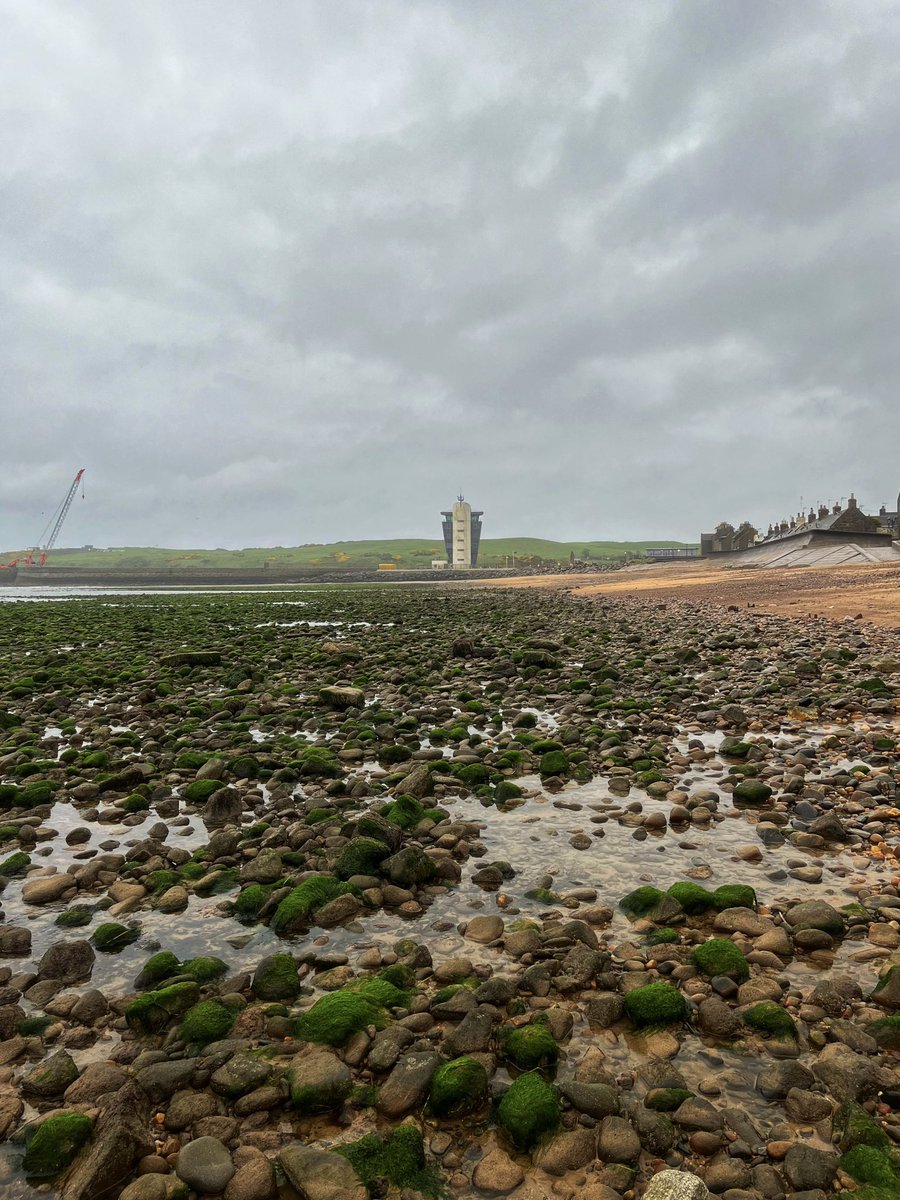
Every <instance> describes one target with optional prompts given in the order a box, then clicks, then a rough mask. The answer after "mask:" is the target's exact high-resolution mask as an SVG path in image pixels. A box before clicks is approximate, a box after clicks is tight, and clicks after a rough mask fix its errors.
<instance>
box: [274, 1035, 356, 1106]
mask: <svg viewBox="0 0 900 1200" xmlns="http://www.w3.org/2000/svg"><path fill="white" fill-rule="evenodd" d="M288 1080H289V1083H290V1089H291V1101H292V1103H293V1105H294V1107H295V1108H296V1109H297V1110H298V1111H299V1112H301V1113H322V1112H330V1111H331V1110H332V1109H335V1108H338V1107H340V1105H341V1104H343V1102H344V1100H345V1099H346V1098H347V1096H348V1095H349V1094H350V1089H351V1087H352V1086H353V1076H352V1075H351V1073H350V1068H349V1067H348V1066H347V1065H346V1063H343V1062H341V1060H340V1059H339V1058H338V1056H337V1055H336V1054H335V1053H334V1052H333V1051H331V1050H326V1049H325V1048H324V1047H316V1048H315V1049H313V1050H311V1051H310V1052H309V1053H308V1054H304V1055H302V1056H298V1057H297V1058H295V1059H294V1061H293V1063H292V1064H291V1068H290V1071H289V1072H288Z"/></svg>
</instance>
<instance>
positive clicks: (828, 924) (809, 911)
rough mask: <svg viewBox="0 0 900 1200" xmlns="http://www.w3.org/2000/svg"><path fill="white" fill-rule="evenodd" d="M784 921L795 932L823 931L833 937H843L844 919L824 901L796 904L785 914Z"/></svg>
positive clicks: (808, 901) (807, 901) (806, 901)
mask: <svg viewBox="0 0 900 1200" xmlns="http://www.w3.org/2000/svg"><path fill="white" fill-rule="evenodd" d="M784 919H785V920H786V921H787V923H788V925H790V926H791V928H792V929H794V930H800V929H821V930H823V931H824V932H825V933H830V934H832V935H833V936H841V935H842V934H843V932H844V918H843V917H842V916H841V914H840V913H839V912H838V911H837V909H836V908H834V907H833V906H832V905H830V904H828V903H827V902H826V901H824V900H804V901H803V903H802V904H795V905H793V907H792V908H789V909H788V910H787V912H786V913H785V914H784Z"/></svg>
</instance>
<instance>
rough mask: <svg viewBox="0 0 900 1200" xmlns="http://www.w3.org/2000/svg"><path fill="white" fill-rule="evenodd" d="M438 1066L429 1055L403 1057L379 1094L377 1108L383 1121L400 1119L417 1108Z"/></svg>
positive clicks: (433, 1056)
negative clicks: (384, 1118) (391, 1118)
mask: <svg viewBox="0 0 900 1200" xmlns="http://www.w3.org/2000/svg"><path fill="white" fill-rule="evenodd" d="M440 1065H441V1058H440V1055H438V1054H435V1053H433V1052H431V1051H427V1050H426V1051H421V1052H417V1053H412V1054H405V1055H404V1056H403V1058H401V1059H400V1061H399V1062H398V1063H397V1065H396V1066H395V1067H394V1069H393V1071H391V1073H390V1075H389V1076H388V1077H387V1080H386V1081H385V1083H384V1085H383V1087H382V1088H381V1091H380V1092H379V1093H378V1102H377V1104H376V1108H377V1109H378V1111H379V1112H380V1113H381V1114H382V1115H383V1116H385V1117H402V1116H403V1115H404V1114H405V1113H408V1112H410V1111H411V1110H412V1109H414V1108H418V1107H419V1105H420V1104H422V1103H423V1102H424V1100H425V1097H426V1095H427V1094H428V1086H429V1084H430V1083H431V1077H432V1075H434V1073H435V1071H436V1070H437V1069H438V1067H439V1066H440Z"/></svg>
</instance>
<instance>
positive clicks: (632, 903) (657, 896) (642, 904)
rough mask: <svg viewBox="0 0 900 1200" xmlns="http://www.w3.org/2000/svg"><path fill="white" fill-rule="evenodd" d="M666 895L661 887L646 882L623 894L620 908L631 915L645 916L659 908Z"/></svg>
mask: <svg viewBox="0 0 900 1200" xmlns="http://www.w3.org/2000/svg"><path fill="white" fill-rule="evenodd" d="M664 896H665V893H664V892H661V891H660V890H659V888H655V887H651V886H650V885H649V884H645V885H643V886H642V887H639V888H635V889H634V891H633V892H629V893H628V895H627V896H623V897H622V899H621V900H620V901H619V908H621V910H622V912H624V913H627V915H628V916H629V917H643V916H646V915H647V913H650V912H652V911H653V909H655V908H657V907H658V905H659V904H660V902H661V901H662V899H663V897H664Z"/></svg>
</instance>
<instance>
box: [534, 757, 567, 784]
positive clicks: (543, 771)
mask: <svg viewBox="0 0 900 1200" xmlns="http://www.w3.org/2000/svg"><path fill="white" fill-rule="evenodd" d="M568 770H569V760H568V758H567V757H566V755H565V753H564V752H563V751H562V750H548V751H547V753H546V754H542V755H541V762H540V766H539V767H538V772H539V774H540V776H541V778H542V779H552V778H554V777H555V776H559V775H566V774H567V773H568Z"/></svg>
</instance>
